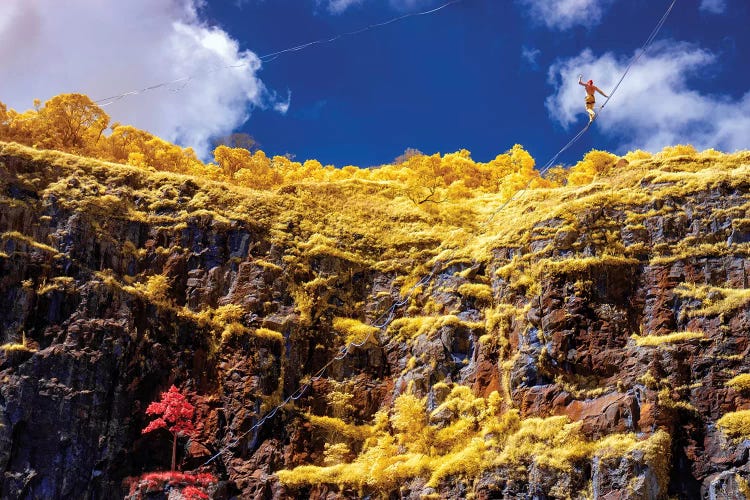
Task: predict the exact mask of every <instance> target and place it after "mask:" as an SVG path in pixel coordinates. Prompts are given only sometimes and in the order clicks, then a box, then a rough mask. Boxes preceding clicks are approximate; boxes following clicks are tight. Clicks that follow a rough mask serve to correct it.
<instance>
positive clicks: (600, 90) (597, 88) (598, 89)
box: [595, 87, 609, 99]
mask: <svg viewBox="0 0 750 500" xmlns="http://www.w3.org/2000/svg"><path fill="white" fill-rule="evenodd" d="M595 89H596V91H597V92H599V93H600V94H601V95H603V96H604V97H606V98H608V99H609V96H608V95H607V94H605V93H604V92H602V89H600V88H599V87H595Z"/></svg>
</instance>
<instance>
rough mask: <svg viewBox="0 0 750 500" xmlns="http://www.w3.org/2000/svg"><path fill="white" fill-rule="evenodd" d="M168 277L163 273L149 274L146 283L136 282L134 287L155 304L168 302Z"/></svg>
mask: <svg viewBox="0 0 750 500" xmlns="http://www.w3.org/2000/svg"><path fill="white" fill-rule="evenodd" d="M170 286H171V285H170V283H169V279H168V278H167V277H166V276H164V275H163V274H154V275H152V276H149V277H148V279H147V280H146V283H136V284H135V289H136V290H137V291H139V292H140V293H142V294H143V295H144V296H145V297H146V298H147V299H149V300H150V301H151V302H154V303H156V304H166V303H167V302H169V300H168V295H169V289H170Z"/></svg>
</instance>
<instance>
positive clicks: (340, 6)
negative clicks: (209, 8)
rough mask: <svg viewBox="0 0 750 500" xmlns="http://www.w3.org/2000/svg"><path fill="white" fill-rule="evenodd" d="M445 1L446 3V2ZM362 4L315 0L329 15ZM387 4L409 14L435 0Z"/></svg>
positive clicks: (400, 0) (396, 0)
mask: <svg viewBox="0 0 750 500" xmlns="http://www.w3.org/2000/svg"><path fill="white" fill-rule="evenodd" d="M245 1H247V0H245ZM368 1H373V0H368ZM445 1H446V2H447V1H448V0H445ZM364 2H365V0H316V3H317V5H321V4H322V5H325V8H326V10H327V11H328V12H330V13H331V14H341V13H342V12H344V11H345V10H347V9H348V8H349V7H353V6H355V5H361V4H363V3H364ZM388 3H389V4H390V5H391V7H392V8H394V9H395V10H398V11H402V12H411V11H415V10H417V9H420V8H422V7H428V6H430V5H431V4H434V3H435V0H389V2H388Z"/></svg>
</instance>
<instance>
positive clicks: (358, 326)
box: [333, 318, 380, 344]
mask: <svg viewBox="0 0 750 500" xmlns="http://www.w3.org/2000/svg"><path fill="white" fill-rule="evenodd" d="M333 328H334V329H335V330H337V331H339V332H341V333H343V334H344V335H345V336H346V337H345V338H346V340H345V342H346V343H347V344H350V343H352V342H355V343H358V344H359V343H361V342H363V341H364V340H365V339H366V338H368V337H373V338H374V337H375V335H376V334H377V333H378V332H379V331H380V329H379V328H376V327H374V326H371V325H367V324H365V323H362V322H361V321H358V320H356V319H351V318H333Z"/></svg>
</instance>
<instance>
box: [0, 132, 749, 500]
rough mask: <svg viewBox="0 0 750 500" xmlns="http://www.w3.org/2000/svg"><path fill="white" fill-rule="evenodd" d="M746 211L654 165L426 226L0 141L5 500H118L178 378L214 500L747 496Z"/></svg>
mask: <svg viewBox="0 0 750 500" xmlns="http://www.w3.org/2000/svg"><path fill="white" fill-rule="evenodd" d="M749 190H750V154H747V153H737V154H734V155H719V154H703V155H693V156H679V155H674V156H668V155H664V156H659V155H657V156H654V157H651V156H648V157H644V158H641V159H637V158H631V161H630V163H628V162H627V161H622V162H619V163H618V164H617V166H616V167H615V168H614V169H613V170H612V171H611V172H610V173H609V174H608V175H607V176H606V177H602V178H599V179H596V180H595V181H594V182H592V183H591V184H589V185H586V186H583V187H576V188H573V187H569V188H566V187H563V188H557V189H537V190H530V191H524V192H522V193H520V194H519V195H517V196H516V198H515V199H514V200H512V201H511V203H510V204H509V205H508V206H507V207H504V206H503V205H502V203H503V201H504V200H502V199H497V198H493V197H491V196H485V197H483V198H481V199H476V200H471V202H466V203H456V204H453V205H450V204H446V205H445V206H438V207H437V208H434V207H433V208H429V209H425V208H424V207H417V206H415V205H414V204H413V203H411V202H410V201H408V199H406V198H404V197H403V196H401V195H400V194H399V193H398V192H397V190H395V189H394V188H392V187H390V186H388V185H385V184H382V183H374V182H373V183H368V182H363V181H346V182H339V183H327V184H299V185H297V186H293V187H287V188H284V189H282V190H280V191H279V192H276V193H269V192H256V191H252V190H242V189H240V188H235V187H230V186H226V185H222V184H219V183H212V182H209V181H204V180H201V179H197V178H191V177H187V176H180V175H174V174H167V173H154V172H149V171H146V170H141V169H137V168H132V167H127V166H121V165H114V164H106V163H102V162H97V161H94V160H88V159H82V158H79V157H75V156H70V155H65V154H62V153H51V152H38V151H35V150H32V149H28V148H24V147H21V146H17V145H13V144H6V145H0V208H1V210H0V344H4V345H3V346H2V348H0V380H2V385H1V386H0V471H2V477H0V497H2V498H45V499H48V498H117V497H124V496H125V495H126V494H127V493H128V488H129V486H128V483H127V481H125V479H126V477H129V476H138V475H140V474H142V473H144V472H147V471H154V470H163V469H165V468H168V467H169V461H170V453H171V446H170V445H171V441H170V440H169V439H168V437H167V435H164V436H160V435H157V434H154V435H142V434H141V429H143V428H144V427H145V425H146V423H147V416H146V415H145V413H144V411H145V408H146V406H147V405H148V404H149V403H150V402H151V401H154V400H156V399H158V397H159V393H160V392H162V391H165V390H166V389H167V388H168V387H169V386H170V384H175V385H177V386H178V387H179V388H180V389H181V390H182V391H183V393H185V394H187V395H188V397H189V399H190V400H191V401H192V402H193V404H194V405H195V406H196V409H197V415H198V418H197V419H196V422H197V428H198V435H197V436H196V437H195V438H194V439H193V440H192V441H191V442H190V443H189V444H188V445H186V446H185V450H180V454H179V455H180V457H181V462H182V468H183V469H194V468H198V467H199V466H200V465H201V464H203V463H204V462H206V460H207V459H208V458H209V456H210V455H212V454H214V453H215V452H218V451H220V450H224V451H225V453H223V454H222V455H221V456H220V457H219V458H218V459H217V460H215V461H213V462H212V463H211V464H209V465H208V466H205V467H204V468H203V469H201V470H204V471H210V472H212V473H213V474H215V475H216V476H217V478H218V483H217V484H215V485H212V486H211V487H210V488H209V491H210V492H211V494H212V495H214V496H215V497H217V498H228V497H231V496H232V495H240V496H241V497H242V498H272V497H276V498H282V497H299V498H307V497H314V498H356V497H360V496H366V495H378V494H382V495H386V496H388V495H391V496H396V497H398V495H401V496H403V497H408V498H421V497H424V496H428V497H429V496H431V497H434V498H461V497H474V498H530V497H537V498H558V497H561V498H565V497H573V498H585V497H592V496H593V497H596V498H612V499H614V498H658V497H666V496H668V495H671V496H677V497H679V498H696V497H700V496H704V497H706V498H709V497H710V498H725V497H726V498H742V497H743V495H745V494H747V493H748V492H750V488H748V483H747V481H748V479H750V466H749V465H748V441H747V440H746V438H747V437H750V432H748V431H747V428H748V427H747V426H748V424H745V423H744V422H745V421H748V420H750V419H747V417H745V414H744V413H742V410H745V409H750V392H748V391H747V388H748V387H750V384H749V383H747V382H746V381H745V382H744V383H743V381H744V379H743V378H742V377H741V375H742V374H745V373H750V360H749V359H748V357H747V353H748V349H750V346H749V344H748V338H750V337H749V336H748V331H750V289H749V287H748V274H750V262H749V261H748V259H747V256H748V251H749V250H750V219H748V216H747V211H748V208H749V207H750V196H749V195H748V192H749ZM449 205H450V206H449ZM502 207H504V208H502ZM423 277H426V278H427V279H425V280H424V281H423V282H418V281H419V280H420V279H421V278H423ZM401 302H403V303H402V304H401ZM393 304H400V305H397V306H396V307H393V308H392V310H393V315H392V316H391V315H389V314H388V313H389V311H390V310H391V309H389V308H391V306H392V305H393ZM378 321H380V323H381V324H383V323H384V326H383V327H382V328H378V329H371V328H368V326H366V325H372V324H374V323H377V322H378ZM367 334H371V335H369V337H368V336H367ZM365 339H366V341H365V342H364V344H363V345H362V346H361V347H351V348H350V349H349V352H348V355H346V356H344V357H342V359H340V360H337V361H334V362H333V363H332V364H330V365H329V366H328V369H327V370H326V371H325V373H324V375H323V376H322V377H320V378H317V377H315V378H311V377H313V376H314V375H316V374H317V373H319V370H320V369H321V368H322V367H324V366H326V365H327V364H328V363H329V361H330V360H332V359H333V358H334V357H336V355H337V354H338V353H340V348H341V347H342V346H344V345H346V344H347V342H351V341H360V340H365ZM308 384H309V388H307V387H308ZM300 387H306V388H307V389H306V390H305V392H304V394H302V396H301V397H300V398H299V399H298V400H297V401H296V403H295V402H289V403H288V404H286V405H283V406H281V407H280V408H279V409H278V410H277V411H276V412H275V413H273V416H272V417H270V418H268V419H267V420H266V421H265V422H264V423H263V425H262V426H260V427H259V428H258V429H253V426H254V424H256V423H257V422H258V420H259V419H260V418H261V417H263V416H264V415H266V414H268V413H269V412H271V411H272V410H273V409H274V408H276V407H277V406H279V405H280V403H282V402H283V401H284V400H286V399H287V398H288V397H289V396H290V395H295V396H296V395H298V394H299V391H298V389H299V388H300ZM727 414H729V417H734V420H731V419H724V420H722V421H721V422H719V421H720V419H721V418H722V417H723V416H725V415H727ZM717 422H719V424H718V425H717ZM743 425H744V427H743ZM182 443H183V441H181V444H182ZM305 466H307V467H305ZM278 471H283V472H280V473H278V474H277V472H278ZM133 495H134V497H135V496H137V493H134V494H133ZM166 495H167V493H164V496H165V497H166Z"/></svg>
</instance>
